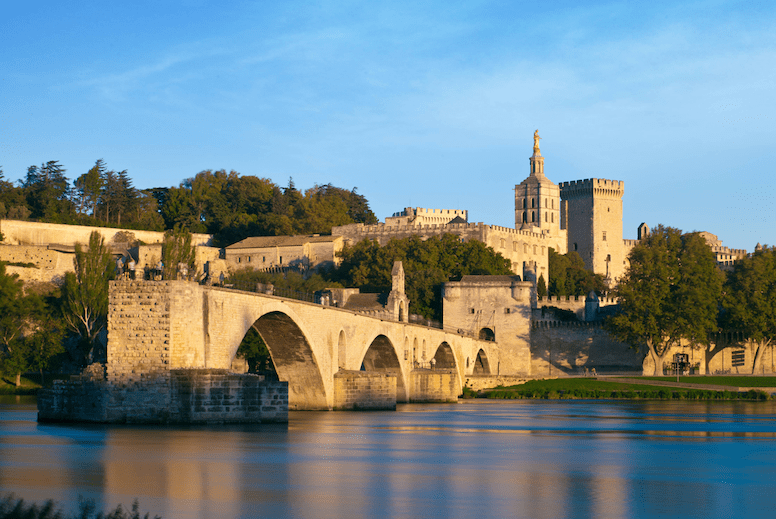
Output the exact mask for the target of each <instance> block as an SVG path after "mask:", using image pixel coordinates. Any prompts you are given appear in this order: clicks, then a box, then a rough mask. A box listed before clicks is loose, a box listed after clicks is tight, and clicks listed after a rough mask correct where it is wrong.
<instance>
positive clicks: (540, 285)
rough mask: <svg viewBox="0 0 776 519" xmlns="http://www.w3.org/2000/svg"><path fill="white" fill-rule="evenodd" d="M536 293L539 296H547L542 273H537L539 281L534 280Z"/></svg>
mask: <svg viewBox="0 0 776 519" xmlns="http://www.w3.org/2000/svg"><path fill="white" fill-rule="evenodd" d="M536 295H537V296H539V297H546V296H547V283H545V282H544V274H539V281H537V282H536Z"/></svg>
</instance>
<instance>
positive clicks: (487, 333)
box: [479, 328, 496, 341]
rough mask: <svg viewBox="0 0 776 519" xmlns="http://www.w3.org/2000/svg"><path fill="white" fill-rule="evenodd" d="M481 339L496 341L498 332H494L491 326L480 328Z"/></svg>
mask: <svg viewBox="0 0 776 519" xmlns="http://www.w3.org/2000/svg"><path fill="white" fill-rule="evenodd" d="M479 336H480V340H481V341H495V340H496V334H495V333H493V330H491V329H490V328H483V329H481V330H480V333H479Z"/></svg>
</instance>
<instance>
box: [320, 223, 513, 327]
mask: <svg viewBox="0 0 776 519" xmlns="http://www.w3.org/2000/svg"><path fill="white" fill-rule="evenodd" d="M341 258H342V261H341V263H340V265H339V267H337V268H335V269H333V270H332V271H330V272H329V273H327V276H328V277H329V279H331V280H333V281H338V282H340V283H342V284H343V285H344V286H349V287H359V288H360V289H361V290H362V291H365V292H386V291H388V290H390V288H391V270H392V268H393V262H394V261H396V260H400V261H402V263H403V265H404V272H405V276H406V278H405V291H406V293H407V297H408V298H409V299H410V309H411V311H412V312H413V313H416V314H420V315H422V316H423V317H425V318H427V319H436V320H441V318H442V295H441V288H442V283H445V282H447V281H451V280H460V279H461V277H463V276H465V275H472V274H474V275H495V274H506V275H509V274H512V272H511V270H510V262H509V260H508V259H506V258H504V257H503V256H501V255H500V254H498V253H496V252H495V251H494V250H493V249H492V248H490V247H487V246H486V245H485V244H483V243H482V242H480V241H476V240H471V241H468V242H462V241H461V238H460V237H459V236H456V235H453V234H445V235H443V236H441V237H438V236H435V237H431V238H429V239H427V240H422V239H421V238H420V237H418V236H410V237H407V238H403V239H399V240H396V239H394V240H391V241H389V242H388V243H387V244H386V245H385V246H383V247H381V246H380V245H379V244H378V243H377V242H376V241H374V240H362V241H360V242H358V243H356V244H355V245H353V246H347V247H345V248H344V249H343V251H342V253H341Z"/></svg>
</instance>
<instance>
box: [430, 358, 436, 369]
mask: <svg viewBox="0 0 776 519" xmlns="http://www.w3.org/2000/svg"><path fill="white" fill-rule="evenodd" d="M435 367H436V359H435V358H432V359H431V369H434V368H435Z"/></svg>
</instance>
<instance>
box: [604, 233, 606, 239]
mask: <svg viewBox="0 0 776 519" xmlns="http://www.w3.org/2000/svg"><path fill="white" fill-rule="evenodd" d="M604 241H606V231H604Z"/></svg>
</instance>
